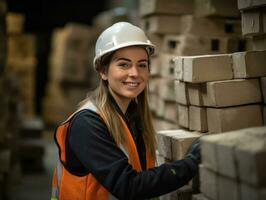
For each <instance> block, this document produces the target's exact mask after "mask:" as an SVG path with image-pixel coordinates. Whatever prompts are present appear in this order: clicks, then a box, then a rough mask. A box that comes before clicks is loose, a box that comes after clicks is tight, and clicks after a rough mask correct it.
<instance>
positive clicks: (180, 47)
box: [162, 34, 246, 56]
mask: <svg viewBox="0 0 266 200" xmlns="http://www.w3.org/2000/svg"><path fill="white" fill-rule="evenodd" d="M243 43H244V44H245V40H243V38H241V37H237V36H226V37H221V36H210V37H207V36H197V35H191V34H183V35H165V37H164V38H163V46H162V51H163V52H167V53H171V54H175V55H179V56H193V55H206V54H224V53H232V52H237V51H243V49H244V50H246V47H245V45H244V44H243Z"/></svg>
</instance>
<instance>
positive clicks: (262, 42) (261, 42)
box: [252, 20, 266, 51]
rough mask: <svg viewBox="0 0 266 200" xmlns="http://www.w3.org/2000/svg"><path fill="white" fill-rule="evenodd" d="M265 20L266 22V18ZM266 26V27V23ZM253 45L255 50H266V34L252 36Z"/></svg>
mask: <svg viewBox="0 0 266 200" xmlns="http://www.w3.org/2000/svg"><path fill="white" fill-rule="evenodd" d="M265 22H266V20H265ZM265 27H266V25H265ZM264 32H265V31H264ZM252 45H253V48H252V49H253V50H254V51H263V50H266V36H265V35H261V36H254V37H252Z"/></svg>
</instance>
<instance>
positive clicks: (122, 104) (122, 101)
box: [109, 88, 131, 114]
mask: <svg viewBox="0 0 266 200" xmlns="http://www.w3.org/2000/svg"><path fill="white" fill-rule="evenodd" d="M109 91H110V94H111V95H112V97H113V98H114V100H115V101H116V103H117V105H118V106H119V108H120V110H121V111H122V113H123V114H125V113H126V111H127V108H128V105H129V103H130V101H131V99H127V98H121V97H120V96H119V95H118V94H116V93H115V92H114V91H113V90H112V89H111V88H109Z"/></svg>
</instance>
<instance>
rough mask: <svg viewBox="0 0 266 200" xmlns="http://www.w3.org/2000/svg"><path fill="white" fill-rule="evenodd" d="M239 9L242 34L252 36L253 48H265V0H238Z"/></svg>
mask: <svg viewBox="0 0 266 200" xmlns="http://www.w3.org/2000/svg"><path fill="white" fill-rule="evenodd" d="M238 9H239V10H240V11H241V21H242V34H243V36H245V37H250V38H252V43H253V49H254V50H265V49H266V2H265V1H264V0H261V1H256V0H249V1H245V0H238Z"/></svg>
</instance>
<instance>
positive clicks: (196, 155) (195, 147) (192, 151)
mask: <svg viewBox="0 0 266 200" xmlns="http://www.w3.org/2000/svg"><path fill="white" fill-rule="evenodd" d="M186 157H189V158H191V159H192V160H194V161H195V162H196V163H197V164H199V163H200V162H201V154H200V138H197V139H196V140H194V141H193V143H192V144H191V145H190V147H189V149H188V151H187V154H186Z"/></svg>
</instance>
